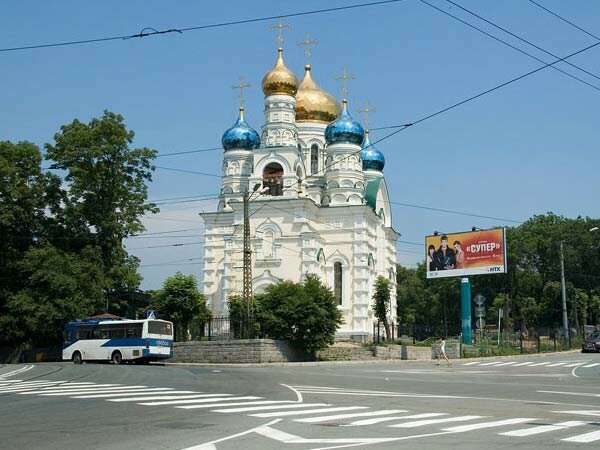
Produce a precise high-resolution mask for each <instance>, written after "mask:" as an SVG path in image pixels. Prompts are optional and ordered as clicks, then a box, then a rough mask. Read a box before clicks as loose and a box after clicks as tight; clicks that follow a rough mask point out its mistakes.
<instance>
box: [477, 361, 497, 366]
mask: <svg viewBox="0 0 600 450" xmlns="http://www.w3.org/2000/svg"><path fill="white" fill-rule="evenodd" d="M500 363H501V361H492V362H486V363H482V364H481V365H482V366H495V365H496V364H500Z"/></svg>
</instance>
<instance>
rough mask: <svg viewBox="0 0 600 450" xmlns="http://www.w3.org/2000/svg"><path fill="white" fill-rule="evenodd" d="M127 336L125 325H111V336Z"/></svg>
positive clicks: (115, 337)
mask: <svg viewBox="0 0 600 450" xmlns="http://www.w3.org/2000/svg"><path fill="white" fill-rule="evenodd" d="M124 337H125V326H124V325H110V338H111V339H123V338H124Z"/></svg>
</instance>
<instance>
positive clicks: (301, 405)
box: [213, 403, 331, 413]
mask: <svg viewBox="0 0 600 450" xmlns="http://www.w3.org/2000/svg"><path fill="white" fill-rule="evenodd" d="M313 406H331V405H330V404H329V403H288V404H284V405H268V406H242V407H241V408H225V409H215V410H213V412H218V413H241V412H250V411H269V410H272V409H296V408H310V407H313Z"/></svg>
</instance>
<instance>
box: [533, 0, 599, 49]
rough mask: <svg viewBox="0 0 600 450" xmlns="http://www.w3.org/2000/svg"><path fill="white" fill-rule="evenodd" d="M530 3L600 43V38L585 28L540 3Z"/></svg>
mask: <svg viewBox="0 0 600 450" xmlns="http://www.w3.org/2000/svg"><path fill="white" fill-rule="evenodd" d="M529 3H531V4H533V5H535V6H537V7H538V8H541V9H543V10H544V11H546V12H547V13H549V14H552V15H553V16H554V17H556V18H558V19H560V20H562V21H563V22H565V23H568V24H569V25H571V26H572V27H574V28H576V29H578V30H579V31H582V32H584V33H585V34H587V35H588V36H590V37H593V38H594V39H596V40H597V41H600V37H598V36H596V35H595V34H592V33H590V32H589V31H588V30H586V29H584V28H582V27H580V26H579V25H577V24H575V23H573V22H572V21H570V20H569V19H566V18H565V17H563V16H561V15H560V14H558V13H556V12H554V11H551V10H550V9H548V8H546V7H545V6H543V5H541V4H539V3H538V2H536V1H534V0H529Z"/></svg>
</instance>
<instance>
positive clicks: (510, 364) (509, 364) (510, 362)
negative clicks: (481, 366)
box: [496, 361, 517, 367]
mask: <svg viewBox="0 0 600 450" xmlns="http://www.w3.org/2000/svg"><path fill="white" fill-rule="evenodd" d="M516 363H517V362H516V361H508V362H503V363H500V364H497V365H496V367H500V366H512V365H513V364H516Z"/></svg>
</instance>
